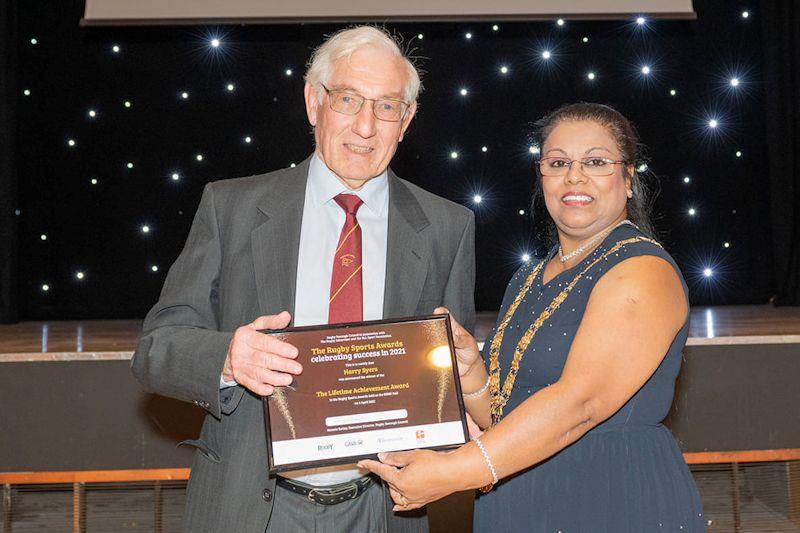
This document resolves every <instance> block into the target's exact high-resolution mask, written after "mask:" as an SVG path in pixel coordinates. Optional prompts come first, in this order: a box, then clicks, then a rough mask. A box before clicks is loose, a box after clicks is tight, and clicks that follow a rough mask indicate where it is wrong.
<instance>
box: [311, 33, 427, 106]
mask: <svg viewBox="0 0 800 533" xmlns="http://www.w3.org/2000/svg"><path fill="white" fill-rule="evenodd" d="M365 46H372V47H375V48H380V49H383V50H386V51H387V52H389V53H391V54H392V55H394V56H397V57H398V58H400V59H401V60H402V61H403V64H404V65H405V68H406V86H405V88H404V89H403V99H404V100H405V101H406V102H408V103H409V104H410V103H411V102H414V101H416V99H417V96H419V93H420V90H421V88H422V83H421V81H420V79H419V73H418V72H417V69H416V67H414V64H413V63H412V62H411V60H409V59H408V57H407V56H406V55H405V54H404V53H403V51H402V50H401V49H400V45H399V43H398V42H397V40H396V39H395V38H394V37H392V36H391V35H390V34H389V33H388V32H386V30H383V29H380V28H376V27H374V26H356V27H354V28H348V29H344V30H339V31H337V32H336V33H334V34H333V35H331V36H330V37H329V38H328V39H327V40H326V41H325V42H324V43H322V44H321V45H320V46H319V47H318V48H317V49H316V50H314V53H313V54H312V55H311V59H310V60H309V62H308V70H306V75H305V80H306V81H307V82H308V83H310V84H311V85H313V86H314V88H315V89H316V92H317V102H319V103H322V98H323V95H324V94H325V89H323V87H322V84H326V85H327V83H328V81H329V80H330V77H331V75H332V74H333V66H334V64H335V63H336V61H338V60H340V59H342V58H349V57H350V56H351V55H353V53H354V52H355V51H356V50H358V49H359V48H362V47H365Z"/></svg>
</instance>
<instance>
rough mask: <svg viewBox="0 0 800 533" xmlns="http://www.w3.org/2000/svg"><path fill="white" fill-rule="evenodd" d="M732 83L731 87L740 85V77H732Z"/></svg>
mask: <svg viewBox="0 0 800 533" xmlns="http://www.w3.org/2000/svg"><path fill="white" fill-rule="evenodd" d="M730 84H731V87H738V86H739V78H731V81H730Z"/></svg>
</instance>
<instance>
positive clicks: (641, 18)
mask: <svg viewBox="0 0 800 533" xmlns="http://www.w3.org/2000/svg"><path fill="white" fill-rule="evenodd" d="M645 22H647V19H645V18H644V17H637V18H636V24H638V25H639V26H644V23H645Z"/></svg>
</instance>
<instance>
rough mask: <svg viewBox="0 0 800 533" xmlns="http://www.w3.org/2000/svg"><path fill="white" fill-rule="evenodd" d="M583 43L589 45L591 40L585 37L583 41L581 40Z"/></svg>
mask: <svg viewBox="0 0 800 533" xmlns="http://www.w3.org/2000/svg"><path fill="white" fill-rule="evenodd" d="M581 41H583V42H584V43H588V42H589V38H588V37H584V38H583V39H581Z"/></svg>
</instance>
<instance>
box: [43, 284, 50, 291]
mask: <svg viewBox="0 0 800 533" xmlns="http://www.w3.org/2000/svg"><path fill="white" fill-rule="evenodd" d="M49 290H50V285H48V284H47V283H43V284H42V292H47V291H49Z"/></svg>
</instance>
